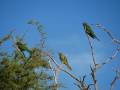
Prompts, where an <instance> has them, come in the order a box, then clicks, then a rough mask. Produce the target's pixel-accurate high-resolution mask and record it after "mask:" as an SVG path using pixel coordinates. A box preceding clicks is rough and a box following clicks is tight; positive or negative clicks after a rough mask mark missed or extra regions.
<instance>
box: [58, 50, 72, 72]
mask: <svg viewBox="0 0 120 90" xmlns="http://www.w3.org/2000/svg"><path fill="white" fill-rule="evenodd" d="M59 58H60V61H61V62H62V63H63V64H64V65H66V66H67V68H68V69H70V70H72V68H71V66H70V65H69V64H68V61H67V57H66V56H65V55H64V54H63V53H61V52H59Z"/></svg>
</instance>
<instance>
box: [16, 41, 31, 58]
mask: <svg viewBox="0 0 120 90" xmlns="http://www.w3.org/2000/svg"><path fill="white" fill-rule="evenodd" d="M16 45H17V46H18V48H19V49H20V51H21V52H24V51H27V52H28V53H29V55H30V57H31V55H32V51H31V50H30V49H29V48H28V47H27V45H26V44H24V43H22V42H16Z"/></svg>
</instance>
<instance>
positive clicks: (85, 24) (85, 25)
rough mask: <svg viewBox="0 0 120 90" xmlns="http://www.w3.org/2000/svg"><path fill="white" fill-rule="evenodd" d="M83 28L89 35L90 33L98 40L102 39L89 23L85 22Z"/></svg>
mask: <svg viewBox="0 0 120 90" xmlns="http://www.w3.org/2000/svg"><path fill="white" fill-rule="evenodd" d="M83 28H84V30H85V32H86V33H87V35H89V36H90V37H91V38H93V39H97V40H98V41H100V40H99V39H98V38H97V36H96V35H95V33H94V32H93V30H92V28H91V27H90V25H89V24H88V23H86V22H84V23H83Z"/></svg>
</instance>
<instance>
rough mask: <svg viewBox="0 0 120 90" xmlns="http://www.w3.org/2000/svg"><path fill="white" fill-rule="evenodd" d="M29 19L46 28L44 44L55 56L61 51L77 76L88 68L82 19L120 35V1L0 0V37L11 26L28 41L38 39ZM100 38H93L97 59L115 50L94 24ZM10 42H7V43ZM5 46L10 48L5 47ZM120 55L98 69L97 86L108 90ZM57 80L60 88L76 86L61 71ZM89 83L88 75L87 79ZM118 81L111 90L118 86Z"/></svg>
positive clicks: (33, 41)
mask: <svg viewBox="0 0 120 90" xmlns="http://www.w3.org/2000/svg"><path fill="white" fill-rule="evenodd" d="M30 19H36V20H38V21H40V23H41V24H42V25H43V26H44V30H45V32H47V40H46V45H47V46H46V47H47V48H48V49H51V50H52V52H53V55H54V57H55V59H56V60H57V61H58V62H59V60H58V55H57V53H58V52H59V51H61V52H64V53H65V54H66V56H67V57H68V59H69V63H70V65H71V66H72V68H73V71H71V73H74V74H75V75H76V76H78V77H80V76H83V75H85V74H86V75H88V77H87V78H89V77H90V76H89V72H90V68H89V66H90V64H91V63H92V62H91V60H92V58H91V53H90V47H89V45H88V41H87V38H86V37H85V34H84V31H83V27H82V23H83V22H88V23H90V24H96V23H100V24H102V25H104V26H105V27H106V28H108V29H110V30H111V32H112V33H113V35H114V36H115V37H116V38H120V30H119V26H120V23H119V22H120V1H119V0H0V37H2V36H4V35H5V34H7V33H8V32H9V31H10V30H12V29H16V35H22V33H23V32H25V31H26V30H28V33H27V34H26V37H25V38H26V39H25V40H26V41H27V43H28V44H29V45H30V47H32V46H33V44H36V43H37V41H38V37H37V35H38V33H37V31H36V30H35V29H34V28H33V27H31V26H30V25H28V24H27V21H28V20H30ZM94 31H95V33H96V34H97V36H98V37H99V38H100V40H101V41H100V42H98V41H97V40H94V47H95V52H96V58H97V62H102V61H104V60H105V59H106V58H107V57H109V56H111V55H112V53H113V52H114V51H115V48H116V47H115V46H114V45H113V44H112V42H111V41H110V38H109V37H108V36H107V35H106V34H105V33H104V32H102V31H100V30H99V29H97V28H95V27H94ZM8 46H9V45H8ZM7 49H10V48H9V47H7ZM119 58H120V55H118V56H117V58H116V61H113V62H112V63H110V64H108V65H106V66H104V67H103V68H101V69H100V70H99V71H98V72H97V79H98V84H99V89H100V90H109V89H108V88H109V84H110V82H111V80H112V79H113V78H114V75H115V73H114V72H113V68H114V67H119V68H120V60H119ZM59 79H60V82H62V83H63V84H64V85H65V86H66V87H67V88H60V90H78V88H77V87H76V86H74V85H73V83H74V81H73V79H71V78H70V77H69V76H67V75H66V74H64V73H62V72H61V74H60V78H59ZM87 81H88V82H89V83H90V79H87ZM119 84H120V81H118V82H117V83H116V85H115V88H114V90H119V89H120V85H119Z"/></svg>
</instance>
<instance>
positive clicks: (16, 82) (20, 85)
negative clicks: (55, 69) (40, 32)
mask: <svg viewBox="0 0 120 90" xmlns="http://www.w3.org/2000/svg"><path fill="white" fill-rule="evenodd" d="M9 37H10V36H9ZM9 37H8V36H5V37H4V38H2V39H1V41H0V44H2V43H3V41H6V40H10V41H11V39H9ZM12 41H14V42H20V41H18V40H17V39H15V40H12ZM14 42H12V44H13V45H14V46H16V47H13V48H14V51H12V54H11V53H9V52H7V51H5V52H3V51H0V90H48V89H49V90H56V89H53V88H50V87H52V86H53V83H54V82H53V76H52V75H50V73H49V72H50V71H51V67H50V64H49V62H48V58H47V56H45V55H44V56H42V55H41V53H42V52H43V51H42V50H41V49H40V48H38V47H34V48H29V49H28V47H27V46H28V45H26V44H21V43H17V44H16V43H14ZM18 44H21V45H22V46H25V45H26V46H25V48H22V50H21V46H19V45H18ZM13 45H11V46H13ZM1 48H3V47H1ZM26 49H27V51H28V50H29V51H30V53H28V54H29V57H27V55H26V53H25V51H26ZM6 53H7V54H6Z"/></svg>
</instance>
